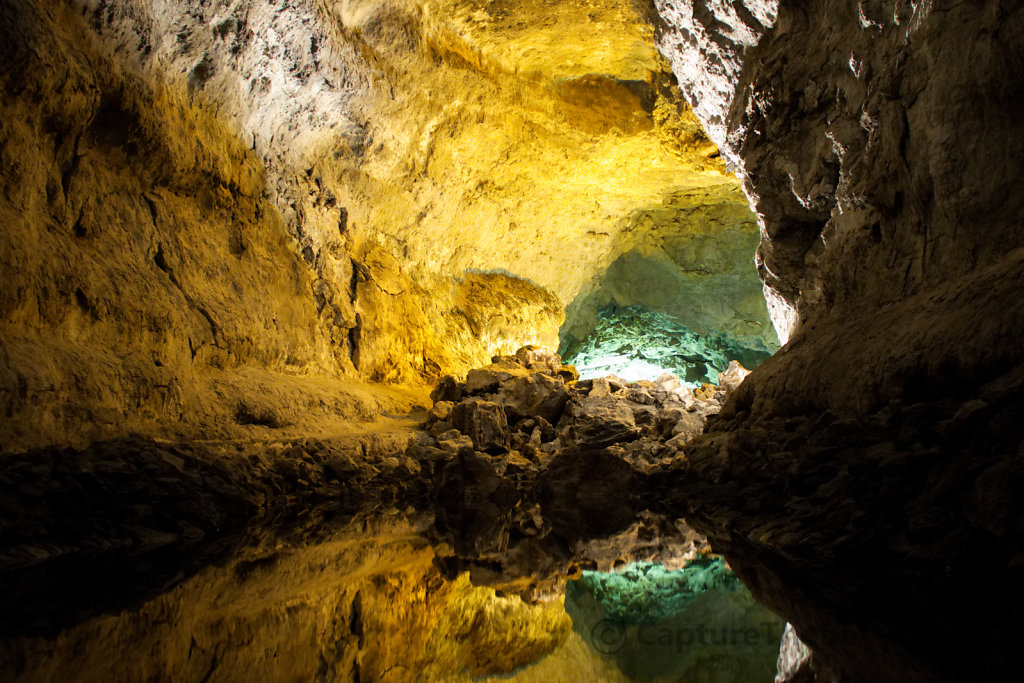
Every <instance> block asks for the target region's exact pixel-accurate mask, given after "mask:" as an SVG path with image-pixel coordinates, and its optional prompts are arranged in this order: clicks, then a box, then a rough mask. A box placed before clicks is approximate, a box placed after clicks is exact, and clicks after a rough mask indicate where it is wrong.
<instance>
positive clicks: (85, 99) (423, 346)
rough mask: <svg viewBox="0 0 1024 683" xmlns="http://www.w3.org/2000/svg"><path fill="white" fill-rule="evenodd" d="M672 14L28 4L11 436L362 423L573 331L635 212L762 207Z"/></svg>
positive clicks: (21, 61) (457, 4)
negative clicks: (577, 301) (665, 28)
mask: <svg viewBox="0 0 1024 683" xmlns="http://www.w3.org/2000/svg"><path fill="white" fill-rule="evenodd" d="M524 13H526V14H524ZM527 15H528V16H530V21H528V22H524V21H522V20H521V17H522V16H527ZM652 16H653V15H652V14H651V10H650V8H649V7H646V6H641V5H632V4H623V3H618V2H612V1H610V0H609V1H607V2H604V1H602V2H573V3H559V4H558V5H550V4H549V3H536V4H535V5H530V6H529V7H526V8H524V7H520V6H518V5H516V6H512V5H508V4H506V3H486V4H481V3H478V2H470V1H468V0H451V1H445V2H434V1H423V2H421V1H412V0H408V1H407V0H383V1H380V2H372V3H358V4H357V3H350V2H339V3H327V2H306V1H305V0H284V1H281V2H270V1H269V0H232V1H230V2H204V3H185V2H179V1H174V0H168V1H166V2H158V3H149V2H135V1H132V0H112V1H100V0H66V1H64V2H59V3H52V4H48V5H46V6H38V4H37V3H30V2H27V1H19V2H14V3H8V6H6V7H5V8H4V10H3V15H2V16H0V18H2V22H3V29H2V30H3V32H4V36H5V38H6V47H5V48H4V49H5V53H4V58H5V63H7V64H9V65H10V68H8V69H6V70H5V72H4V74H3V76H2V78H3V89H4V92H5V94H6V101H5V105H4V106H5V111H6V112H7V113H8V116H6V117H5V120H4V122H3V123H2V126H3V131H2V140H3V147H2V152H0V154H2V160H3V167H2V169H0V175H2V176H3V180H2V182H3V196H2V198H0V205H2V210H3V211H4V214H5V222H6V223H7V224H8V225H9V226H10V228H9V229H7V230H5V231H4V233H3V236H2V239H3V240H4V242H3V254H4V256H3V272H2V276H3V278H4V280H5V282H7V283H8V285H7V286H6V287H5V291H4V300H5V303H4V314H3V317H2V320H0V325H2V326H3V329H4V337H3V339H4V341H3V348H4V355H3V358H4V362H3V367H4V381H3V384H2V395H3V401H4V404H5V413H6V415H7V416H8V418H9V419H7V420H5V422H4V427H3V429H4V436H5V437H6V441H7V443H8V444H9V447H10V448H23V447H27V446H31V445H39V444H42V443H49V442H62V443H63V442H76V443H84V442H88V441H90V440H93V439H95V438H102V437H106V436H113V435H117V434H123V433H126V432H129V431H140V432H147V433H148V432H153V433H158V434H161V435H166V436H174V437H183V438H187V437H190V436H197V435H206V436H213V437H216V436H228V435H264V436H265V435H267V434H270V433H274V432H268V431H267V430H279V429H283V428H290V429H295V430H300V429H301V430H305V431H309V430H314V431H315V430H317V429H326V428H328V427H327V426H326V423H327V422H331V423H334V424H335V425H336V426H335V427H330V428H331V429H335V428H342V427H343V423H346V422H349V421H352V420H366V419H372V418H373V417H374V416H375V415H378V414H380V413H381V412H389V411H401V410H405V409H407V408H408V407H409V406H410V405H412V403H414V402H415V401H417V400H422V396H421V395H422V393H423V390H422V389H421V388H419V387H423V386H424V385H425V384H429V383H430V382H431V381H433V380H434V379H435V378H437V377H438V376H440V375H442V374H444V373H449V372H453V373H456V374H458V373H460V372H464V371H465V370H466V369H468V368H470V367H473V366H475V365H480V364H481V363H483V362H485V361H486V360H487V359H488V358H489V357H490V355H491V354H492V353H494V352H511V351H512V350H514V349H515V348H518V346H520V345H521V344H523V343H541V344H547V345H550V346H554V345H556V344H557V337H556V333H557V330H558V327H559V325H560V324H561V322H562V316H563V308H564V306H565V305H566V304H568V303H569V302H570V301H572V300H573V298H574V297H576V295H577V294H579V292H580V291H582V290H583V288H585V287H586V286H588V284H589V283H591V282H593V280H594V278H595V277H596V276H597V275H598V274H599V273H601V272H603V270H604V269H606V268H607V267H608V266H609V265H610V264H611V263H612V262H613V261H614V260H615V259H616V258H617V257H618V256H619V255H621V254H622V253H625V252H628V251H629V250H631V249H633V248H634V247H635V246H637V245H640V244H641V243H642V242H643V240H644V238H645V231H644V230H635V229H632V228H631V227H630V221H629V216H630V215H632V214H633V213H634V212H636V211H637V210H642V209H644V208H645V207H658V206H662V205H663V204H664V203H665V202H666V198H671V197H673V196H676V195H679V194H681V193H682V194H687V195H688V196H689V197H691V198H692V201H694V202H696V203H697V204H700V203H701V202H709V203H711V204H715V205H718V204H721V205H722V206H723V214H724V215H728V216H735V215H736V214H737V212H740V213H744V212H746V210H747V209H746V208H745V202H744V200H743V197H742V196H741V195H740V193H739V192H738V181H737V180H736V179H735V178H734V177H733V176H732V175H731V174H729V173H728V172H727V170H726V168H725V164H724V163H723V161H722V160H721V159H720V158H719V155H718V152H717V150H716V148H715V145H714V144H713V143H712V142H711V141H710V140H708V138H707V137H706V136H705V135H704V133H703V131H702V130H701V127H700V124H699V122H698V121H697V119H696V118H695V117H694V116H693V114H692V113H691V111H690V109H689V107H688V106H687V105H686V104H685V102H684V100H683V98H682V94H681V92H680V90H679V89H678V88H677V87H675V85H674V77H673V76H672V74H671V71H670V68H669V65H668V63H667V62H666V61H665V60H664V59H663V58H662V57H661V56H660V55H659V53H658V51H657V50H656V48H655V45H654V41H655V36H654V31H653V28H652V24H651V20H652ZM565 35H575V36H577V38H578V40H575V41H565V40H564V36H565ZM723 198H724V199H723ZM747 215H749V214H747ZM570 245H571V246H570ZM384 385H391V386H395V387H398V389H396V390H394V391H391V390H386V389H381V388H380V387H382V386H384ZM410 392H412V393H410ZM418 397H419V398H418ZM325 421H326V422H325Z"/></svg>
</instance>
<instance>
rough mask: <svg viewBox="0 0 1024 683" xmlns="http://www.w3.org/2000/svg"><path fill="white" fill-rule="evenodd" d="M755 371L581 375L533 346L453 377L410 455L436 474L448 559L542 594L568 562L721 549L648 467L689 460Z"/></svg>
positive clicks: (439, 392) (676, 559) (555, 586)
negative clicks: (673, 505) (706, 380)
mask: <svg viewBox="0 0 1024 683" xmlns="http://www.w3.org/2000/svg"><path fill="white" fill-rule="evenodd" d="M745 374H746V371H745V370H743V368H742V367H740V366H739V365H738V364H737V363H735V362H734V363H733V364H732V365H730V368H729V371H728V372H726V373H722V375H721V379H720V381H721V385H718V386H716V385H710V384H708V385H704V386H702V387H700V388H699V389H697V390H696V391H692V390H691V389H690V388H689V387H688V386H686V385H684V384H682V383H681V382H680V381H679V379H678V378H676V377H674V376H672V375H664V376H662V377H659V378H658V379H657V380H655V381H639V382H626V381H624V380H620V379H618V378H615V377H606V378H599V379H593V380H579V379H578V374H577V373H576V370H575V369H574V368H573V367H572V366H569V365H564V364H562V362H561V359H560V358H559V357H558V355H557V354H555V353H554V352H552V351H550V350H548V349H544V348H538V347H533V346H525V347H523V348H521V349H519V350H518V351H517V352H516V353H515V354H514V355H511V356H495V357H494V358H493V359H492V362H491V364H490V365H489V366H486V367H483V368H478V369H475V370H471V371H470V372H469V374H468V375H467V377H466V381H465V382H459V381H457V380H456V379H455V378H454V377H450V376H449V377H445V378H444V379H443V380H442V381H441V383H440V384H438V386H437V388H436V389H435V390H434V391H433V393H432V394H431V398H432V399H433V401H434V405H433V408H432V409H431V410H430V412H429V415H428V417H427V419H426V422H425V424H424V427H425V430H426V431H425V432H424V433H422V434H421V435H420V436H419V437H417V438H415V439H414V440H413V441H412V442H410V445H409V447H408V448H407V449H406V456H407V457H408V458H409V459H411V460H415V461H417V462H419V463H420V465H421V467H422V468H423V471H424V473H425V474H427V475H428V476H430V477H432V480H433V483H432V486H431V488H432V491H433V496H434V502H435V514H436V524H435V528H436V531H437V534H438V537H439V539H438V540H440V541H443V543H444V544H447V546H449V547H450V548H451V553H450V554H449V555H445V553H444V551H439V555H440V556H441V557H442V560H441V561H442V563H444V564H445V565H446V569H448V570H449V572H450V573H451V574H452V575H455V574H457V573H458V572H460V571H463V570H467V569H468V570H469V571H470V573H471V576H472V578H473V580H474V582H476V583H483V584H488V585H492V586H495V587H497V588H500V589H503V590H507V591H514V592H519V593H521V594H523V595H524V596H525V597H527V598H528V599H529V598H539V597H543V596H544V595H547V594H549V593H550V592H551V591H556V590H560V588H561V584H562V582H563V581H564V577H565V572H566V571H567V569H566V568H569V571H570V572H571V571H573V568H593V569H602V570H608V569H610V568H612V567H613V566H615V565H617V564H621V563H622V562H624V561H631V560H648V561H658V562H662V563H666V564H668V565H670V566H671V565H674V564H675V565H678V564H681V563H682V562H684V561H685V560H686V559H688V558H690V557H693V556H694V555H695V554H697V553H699V552H706V551H707V550H708V548H707V544H706V541H705V540H704V539H703V537H701V536H699V535H698V534H696V533H694V532H693V531H692V530H690V529H689V528H688V527H687V526H686V525H685V524H684V523H683V522H682V521H681V520H679V519H678V514H677V513H673V512H669V511H668V510H667V509H666V510H665V513H664V514H662V512H661V510H660V509H659V501H658V498H657V497H656V496H652V495H650V492H649V491H647V490H646V489H647V487H646V486H645V482H643V481H640V480H641V479H643V478H645V477H646V476H647V475H649V474H652V473H653V472H655V471H657V470H659V469H661V468H662V467H664V466H665V465H666V464H667V463H669V462H671V461H673V460H675V459H676V458H678V457H685V453H684V446H685V445H686V443H687V442H688V441H689V440H690V439H692V438H693V437H695V436H697V435H698V434H700V433H701V432H703V430H704V426H705V424H706V422H707V418H708V416H709V415H713V414H715V413H717V412H718V411H719V410H721V407H722V404H723V403H724V401H725V398H726V396H727V394H728V393H729V392H730V391H732V390H733V389H735V387H736V386H738V385H739V383H740V382H741V381H742V379H743V377H744V376H745Z"/></svg>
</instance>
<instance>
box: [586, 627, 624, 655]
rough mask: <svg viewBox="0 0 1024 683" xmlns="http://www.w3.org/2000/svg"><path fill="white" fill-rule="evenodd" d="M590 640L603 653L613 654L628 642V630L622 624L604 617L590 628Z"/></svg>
mask: <svg viewBox="0 0 1024 683" xmlns="http://www.w3.org/2000/svg"><path fill="white" fill-rule="evenodd" d="M590 642H591V643H592V644H593V646H594V649H595V650H597V651H598V652H600V653H601V654H603V655H613V654H615V653H616V652H618V651H619V650H621V649H622V646H623V645H625V644H626V630H625V629H624V628H623V627H622V624H619V623H618V622H615V621H612V620H611V619H602V620H601V621H599V622H597V623H596V624H594V628H592V629H590Z"/></svg>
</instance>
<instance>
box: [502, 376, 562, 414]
mask: <svg viewBox="0 0 1024 683" xmlns="http://www.w3.org/2000/svg"><path fill="white" fill-rule="evenodd" d="M568 400H569V392H568V391H566V389H565V381H564V380H563V379H562V378H561V377H553V376H551V375H546V374H541V373H535V374H532V375H528V376H526V377H515V378H513V379H511V380H508V381H505V382H503V383H502V384H501V386H500V388H499V390H498V392H497V394H495V396H494V401H495V402H497V403H500V404H501V405H503V406H505V407H506V408H507V409H508V410H509V411H511V413H512V414H513V415H515V416H516V417H518V418H529V417H542V418H544V419H545V420H547V421H548V422H551V423H555V422H558V418H559V417H561V415H562V409H563V408H565V403H566V401H568Z"/></svg>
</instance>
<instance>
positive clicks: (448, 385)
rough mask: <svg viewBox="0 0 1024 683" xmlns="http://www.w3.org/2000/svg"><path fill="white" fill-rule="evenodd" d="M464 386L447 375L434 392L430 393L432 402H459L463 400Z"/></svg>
mask: <svg viewBox="0 0 1024 683" xmlns="http://www.w3.org/2000/svg"><path fill="white" fill-rule="evenodd" d="M462 393H463V386H462V384H461V383H460V382H459V381H457V380H456V379H455V378H454V377H452V376H451V375H445V376H444V377H442V378H441V381H440V382H438V383H437V386H436V387H434V390H433V391H431V392H430V400H431V401H434V402H435V403H436V402H437V401H453V402H454V401H458V400H460V399H461V398H462Z"/></svg>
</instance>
